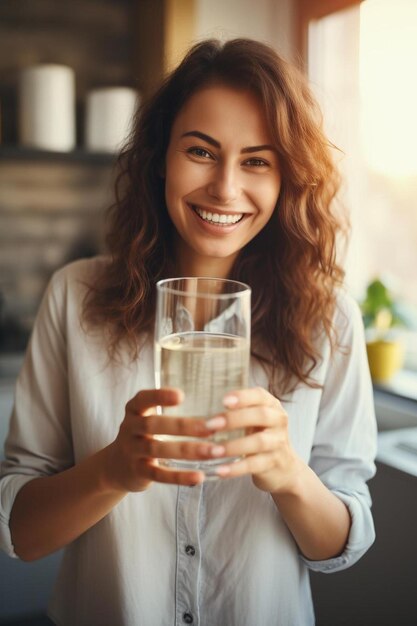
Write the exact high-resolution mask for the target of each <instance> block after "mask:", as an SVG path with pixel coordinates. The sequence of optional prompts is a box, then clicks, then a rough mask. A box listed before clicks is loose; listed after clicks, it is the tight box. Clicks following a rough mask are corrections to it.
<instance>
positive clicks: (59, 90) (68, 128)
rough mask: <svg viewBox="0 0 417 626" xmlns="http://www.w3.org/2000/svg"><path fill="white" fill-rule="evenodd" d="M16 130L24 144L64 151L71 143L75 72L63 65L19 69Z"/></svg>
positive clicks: (73, 131)
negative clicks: (17, 123)
mask: <svg viewBox="0 0 417 626" xmlns="http://www.w3.org/2000/svg"><path fill="white" fill-rule="evenodd" d="M19 105H20V106H19V134H20V142H21V144H23V145H25V146H32V147H35V148H42V149H45V150H57V151H62V152H66V151H69V150H72V149H73V148H74V147H75V141H76V140H75V76H74V71H73V70H72V69H71V68H70V67H67V66H65V65H49V64H48V65H34V66H32V67H28V68H26V69H25V70H23V72H22V74H21V78H20V86H19Z"/></svg>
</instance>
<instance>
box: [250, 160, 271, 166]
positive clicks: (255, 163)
mask: <svg viewBox="0 0 417 626" xmlns="http://www.w3.org/2000/svg"><path fill="white" fill-rule="evenodd" d="M245 165H249V166H250V167H267V166H268V163H267V162H266V161H264V160H263V159H248V160H247V161H245Z"/></svg>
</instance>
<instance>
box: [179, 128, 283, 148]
mask: <svg viewBox="0 0 417 626" xmlns="http://www.w3.org/2000/svg"><path fill="white" fill-rule="evenodd" d="M181 137H197V138H198V139H202V140H203V141H206V142H207V143H209V144H210V145H211V146H214V147H215V148H219V149H220V148H221V147H222V145H221V143H220V142H219V141H217V139H214V138H213V137H210V135H206V133H202V132H201V131H199V130H190V131H189V132H188V133H183V134H182V135H181ZM262 150H272V151H274V152H276V148H275V147H274V146H271V145H270V144H262V145H260V146H248V147H247V148H242V150H241V153H245V154H246V153H250V152H261V151H262Z"/></svg>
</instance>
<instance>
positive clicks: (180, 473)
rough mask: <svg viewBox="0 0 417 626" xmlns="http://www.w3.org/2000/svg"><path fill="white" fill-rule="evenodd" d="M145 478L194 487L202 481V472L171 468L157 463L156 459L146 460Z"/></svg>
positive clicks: (203, 477)
mask: <svg viewBox="0 0 417 626" xmlns="http://www.w3.org/2000/svg"><path fill="white" fill-rule="evenodd" d="M145 472H146V474H147V478H149V480H151V481H154V482H157V483H165V484H169V485H184V486H186V487H194V486H195V485H198V484H200V483H202V482H204V479H205V475H204V472H201V471H197V470H173V469H170V468H166V467H161V466H160V465H158V462H157V461H156V460H152V461H151V460H148V461H146V469H145Z"/></svg>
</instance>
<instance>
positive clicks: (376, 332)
mask: <svg viewBox="0 0 417 626" xmlns="http://www.w3.org/2000/svg"><path fill="white" fill-rule="evenodd" d="M362 316H363V321H364V324H365V332H366V349H367V353H368V361H369V369H370V371H371V376H372V379H373V381H374V382H377V383H385V382H388V381H389V380H390V379H391V378H392V377H393V376H394V374H395V373H396V372H397V371H398V370H399V369H400V368H401V367H402V365H403V362H404V347H403V344H402V342H401V340H400V339H399V337H398V332H397V333H396V332H395V327H398V326H404V325H405V321H404V318H403V316H402V315H401V313H400V311H399V307H398V303H397V302H396V300H395V299H394V297H393V295H392V294H391V293H390V292H389V290H388V288H387V287H386V285H384V283H383V282H382V281H381V280H380V279H375V280H373V281H372V282H371V283H369V285H368V287H367V289H366V297H365V299H364V301H363V302H362Z"/></svg>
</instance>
